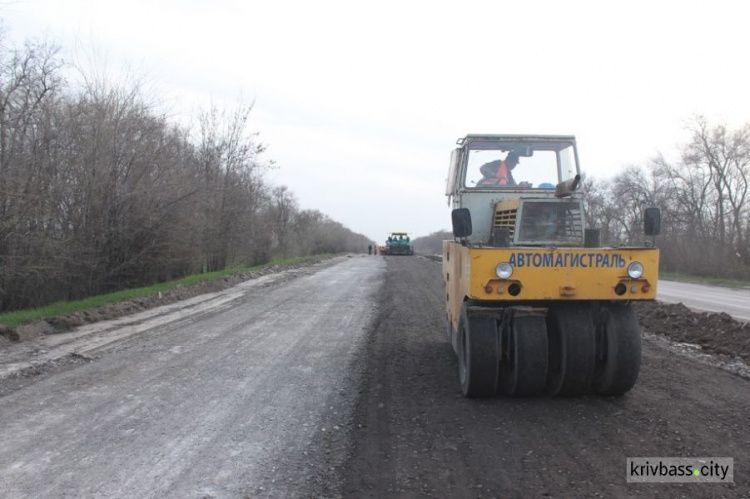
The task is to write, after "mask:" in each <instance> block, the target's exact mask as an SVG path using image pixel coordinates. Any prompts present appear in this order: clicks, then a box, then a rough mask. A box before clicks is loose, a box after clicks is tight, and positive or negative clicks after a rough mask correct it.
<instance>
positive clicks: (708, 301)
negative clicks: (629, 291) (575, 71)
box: [657, 280, 750, 321]
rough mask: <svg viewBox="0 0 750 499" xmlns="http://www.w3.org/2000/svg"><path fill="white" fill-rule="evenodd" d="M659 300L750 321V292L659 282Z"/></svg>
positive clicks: (684, 283)
mask: <svg viewBox="0 0 750 499" xmlns="http://www.w3.org/2000/svg"><path fill="white" fill-rule="evenodd" d="M657 299H658V300H660V301H665V302H669V303H678V302H682V303H683V304H684V305H685V306H687V307H690V308H693V309H695V310H701V311H704V312H726V313H727V314H729V315H731V316H732V317H734V318H735V319H739V320H742V321H750V290H748V289H731V288H722V287H719V286H706V285H703V284H691V283H686V282H676V281H665V280H659V287H658V291H657Z"/></svg>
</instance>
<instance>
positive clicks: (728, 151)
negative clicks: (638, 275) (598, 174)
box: [584, 117, 750, 279]
mask: <svg viewBox="0 0 750 499" xmlns="http://www.w3.org/2000/svg"><path fill="white" fill-rule="evenodd" d="M688 134H689V139H688V140H687V141H686V142H685V143H684V144H682V145H680V146H679V147H678V155H677V158H676V159H667V158H666V157H665V156H664V155H663V154H659V155H657V156H656V157H655V158H653V159H652V160H650V161H648V162H647V163H646V164H644V165H635V166H630V167H628V168H625V169H624V170H623V171H622V172H621V173H619V174H618V175H616V176H615V177H613V178H612V179H611V180H607V181H597V180H595V179H588V180H586V181H585V183H584V190H585V192H586V201H587V213H586V216H587V225H588V226H590V227H599V228H600V229H601V239H602V242H603V243H606V244H613V245H617V244H634V243H639V242H643V237H644V236H643V209H644V208H645V207H647V206H658V207H659V208H660V209H661V212H662V232H661V235H660V236H659V238H658V239H657V246H658V247H659V248H660V254H661V269H662V270H666V271H671V272H678V273H683V274H691V275H698V276H706V277H725V278H736V279H750V241H748V237H749V236H750V206H748V201H749V199H748V194H749V193H748V188H749V187H750V185H749V183H750V123H748V124H745V125H742V126H740V127H738V128H736V129H732V128H730V127H728V126H727V125H725V124H718V125H711V124H710V123H708V121H707V120H706V119H705V118H704V117H697V118H695V119H694V120H693V121H692V123H691V124H690V125H689V127H688Z"/></svg>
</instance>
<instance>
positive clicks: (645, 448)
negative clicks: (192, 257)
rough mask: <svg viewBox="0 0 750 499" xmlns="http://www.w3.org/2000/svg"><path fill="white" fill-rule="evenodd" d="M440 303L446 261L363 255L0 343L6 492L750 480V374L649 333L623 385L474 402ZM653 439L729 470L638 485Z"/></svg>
mask: <svg viewBox="0 0 750 499" xmlns="http://www.w3.org/2000/svg"><path fill="white" fill-rule="evenodd" d="M444 300H445V296H444V294H443V291H442V281H441V271H440V264H439V263H436V262H433V261H430V260H427V259H424V258H420V257H382V256H369V257H368V256H357V257H352V258H342V259H338V260H336V261H335V262H331V263H329V264H325V265H317V266H314V267H310V268H309V269H306V270H304V271H297V272H296V273H294V274H292V275H288V276H287V277H283V274H282V275H281V276H280V277H277V278H274V279H271V280H265V281H261V282H253V281H248V282H247V283H243V284H242V285H240V286H239V287H236V288H232V289H231V290H227V291H226V292H222V293H216V294H215V295H214V296H211V297H209V298H206V299H204V300H199V301H197V302H196V303H191V304H188V305H186V306H185V307H184V308H182V309H174V310H167V311H163V312H157V313H154V312H152V315H151V316H150V317H144V318H143V319H142V320H139V321H137V323H133V324H129V325H122V326H118V327H115V328H112V327H110V326H106V325H101V328H102V329H101V330H100V331H99V333H98V334H93V333H91V334H88V335H81V336H80V337H79V338H78V339H77V340H75V341H72V340H71V341H68V342H66V341H63V340H60V339H58V340H57V344H56V345H52V344H47V345H46V347H45V348H41V347H39V345H40V344H36V345H37V349H38V351H31V352H27V354H26V356H27V357H29V355H33V356H36V357H45V358H46V359H48V362H47V363H46V364H44V365H43V366H46V367H39V366H37V368H34V369H31V368H28V367H23V368H20V370H19V367H18V366H23V363H22V362H21V361H20V360H19V359H20V356H21V353H20V350H18V351H16V352H15V354H14V355H15V356H14V355H6V356H5V357H3V356H0V367H3V366H2V364H3V362H5V364H4V367H5V368H6V372H9V371H7V369H8V366H9V365H10V363H11V361H12V363H14V364H15V365H16V374H6V375H5V377H2V376H0V378H1V379H0V421H2V426H1V427H0V450H1V451H2V452H0V490H1V491H2V492H3V493H2V494H1V495H2V497H8V498H27V497H28V498H31V497H55V498H58V497H139V498H140V497H145V498H150V497H153V498H156V497H175V498H177V497H179V498H200V499H209V498H225V497H227V498H230V497H231V498H238V497H293V498H295V497H300V498H307V497H347V498H348V497H356V498H360V497H365V498H368V497H371V498H383V497H451V498H452V497H471V498H474V497H488V498H490V497H503V498H505V497H560V498H568V497H667V498H670V497H675V498H676V497H750V493H749V492H748V490H750V489H749V487H750V480H749V479H748V475H747V466H748V462H750V431H748V428H749V427H750V391H749V390H748V388H750V385H748V381H746V380H744V379H742V378H740V377H737V376H734V375H732V374H729V373H727V372H725V371H722V370H720V369H717V368H714V367H711V366H708V365H703V364H699V363H697V362H695V361H693V360H691V359H690V358H687V357H685V356H682V355H678V354H675V353H673V352H672V351H671V350H669V349H667V348H666V347H665V346H663V345H662V344H660V343H659V342H656V341H651V340H647V341H646V343H645V344H644V350H643V355H644V357H643V366H642V370H641V376H640V379H639V381H638V384H637V385H636V387H635V388H634V390H633V391H631V392H630V393H629V394H627V395H626V396H624V397H620V398H603V397H594V396H591V397H576V398H562V397H561V398H551V397H538V398H529V399H510V398H506V397H496V398H493V399H489V400H468V399H464V398H463V397H461V394H460V389H459V386H458V380H457V374H456V371H457V366H456V359H455V356H454V354H453V352H452V350H451V347H450V346H449V344H448V341H447V337H446V333H445V327H444V324H443V316H444ZM212 301H213V302H214V303H215V306H209V304H210V303H211V302H212ZM151 326H152V327H151ZM87 327H88V326H87ZM123 328H129V329H128V331H127V332H123ZM67 334H76V333H67ZM78 334H80V333H78ZM62 337H63V336H60V338H62ZM94 337H97V338H100V339H99V340H98V341H94V339H93V338H94ZM101 338H107V340H106V341H104V340H101ZM63 346H64V347H65V348H66V350H65V351H64V352H65V356H64V357H60V356H55V355H54V352H55V351H56V350H57V349H59V348H63ZM26 348H28V346H27V347H26ZM80 352H84V353H83V354H82V353H80ZM11 353H12V352H11ZM55 359H56V360H55ZM27 360H28V359H27ZM643 456H654V457H656V456H665V457H669V456H714V457H733V458H734V463H735V466H734V468H735V469H734V476H735V483H734V484H689V485H684V484H683V485H680V484H657V485H655V484H627V483H626V477H625V471H626V458H627V457H643Z"/></svg>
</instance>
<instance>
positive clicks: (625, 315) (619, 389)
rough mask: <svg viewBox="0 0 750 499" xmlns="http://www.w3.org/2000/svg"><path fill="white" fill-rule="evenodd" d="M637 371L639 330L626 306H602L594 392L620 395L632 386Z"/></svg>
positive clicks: (636, 320)
mask: <svg viewBox="0 0 750 499" xmlns="http://www.w3.org/2000/svg"><path fill="white" fill-rule="evenodd" d="M640 369H641V328H640V326H639V325H638V318H637V317H636V314H635V311H634V310H633V308H632V307H630V306H629V305H624V304H620V303H613V304H610V305H606V306H603V307H602V309H601V315H600V320H599V324H598V327H597V363H596V373H595V375H594V390H596V393H598V394H600V395H622V394H623V393H625V392H627V391H628V390H630V389H631V388H633V386H634V385H635V382H636V381H637V380H638V372H639V371H640Z"/></svg>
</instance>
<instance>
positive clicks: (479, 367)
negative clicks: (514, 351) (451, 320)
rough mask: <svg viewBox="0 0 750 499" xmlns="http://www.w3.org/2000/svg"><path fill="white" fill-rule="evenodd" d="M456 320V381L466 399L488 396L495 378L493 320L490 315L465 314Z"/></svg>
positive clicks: (497, 363) (495, 362)
mask: <svg viewBox="0 0 750 499" xmlns="http://www.w3.org/2000/svg"><path fill="white" fill-rule="evenodd" d="M467 308H468V306H467V304H466V303H464V305H463V306H462V307H461V317H460V319H459V321H458V379H459V381H460V382H461V391H462V392H463V394H464V396H466V397H472V398H473V397H491V396H492V395H494V394H495V392H496V391H497V380H498V375H499V372H498V370H499V363H500V360H499V358H498V350H499V349H498V334H497V321H496V320H495V318H494V317H492V316H491V315H486V316H483V315H468V314H467Z"/></svg>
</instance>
